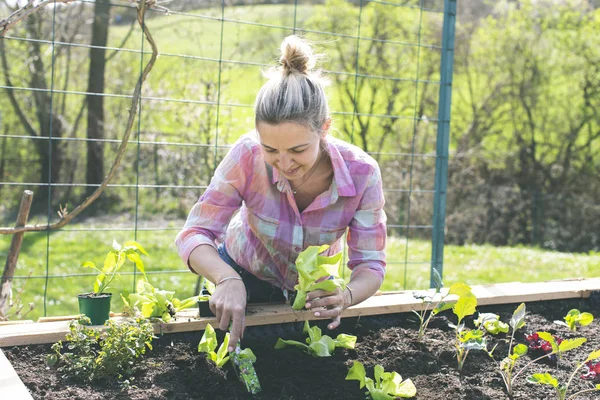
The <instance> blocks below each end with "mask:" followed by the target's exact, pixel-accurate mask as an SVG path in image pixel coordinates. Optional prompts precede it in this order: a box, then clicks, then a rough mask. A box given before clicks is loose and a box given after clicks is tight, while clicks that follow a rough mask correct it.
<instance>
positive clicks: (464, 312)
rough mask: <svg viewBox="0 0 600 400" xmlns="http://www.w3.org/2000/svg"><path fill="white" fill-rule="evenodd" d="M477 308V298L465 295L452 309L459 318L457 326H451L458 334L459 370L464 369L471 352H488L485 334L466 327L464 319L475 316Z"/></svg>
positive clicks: (468, 293) (456, 348)
mask: <svg viewBox="0 0 600 400" xmlns="http://www.w3.org/2000/svg"><path fill="white" fill-rule="evenodd" d="M476 308H477V298H476V297H475V295H474V294H473V293H471V292H470V291H469V292H466V293H463V294H462V295H461V296H460V297H459V298H458V300H457V302H456V303H455V304H454V306H453V307H452V311H453V312H454V314H455V315H456V316H457V317H458V322H457V323H456V325H454V324H450V327H451V328H453V329H454V331H455V332H456V342H455V344H454V348H455V350H456V360H457V361H458V370H459V371H460V370H462V367H463V365H464V363H465V360H466V359H467V356H468V355H469V352H470V351H471V350H486V351H487V343H486V340H485V338H484V332H483V330H481V329H472V330H469V329H467V328H466V327H465V323H464V321H463V319H464V318H465V317H467V316H469V315H473V314H475V310H476Z"/></svg>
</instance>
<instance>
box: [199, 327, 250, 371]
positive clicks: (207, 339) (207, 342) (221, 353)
mask: <svg viewBox="0 0 600 400" xmlns="http://www.w3.org/2000/svg"><path fill="white" fill-rule="evenodd" d="M217 345H218V341H217V334H216V333H215V329H214V328H213V327H212V325H211V324H206V328H205V329H204V335H202V339H200V343H198V352H200V353H206V358H208V359H209V360H211V361H212V362H214V363H215V365H216V366H217V368H221V367H222V366H223V365H225V363H226V362H227V361H229V353H227V347H228V346H229V332H227V333H226V334H225V338H224V339H223V343H221V346H219V350H217V351H216V352H215V350H216V348H217ZM248 350H250V349H248ZM250 352H252V350H250ZM254 358H255V359H256V357H254Z"/></svg>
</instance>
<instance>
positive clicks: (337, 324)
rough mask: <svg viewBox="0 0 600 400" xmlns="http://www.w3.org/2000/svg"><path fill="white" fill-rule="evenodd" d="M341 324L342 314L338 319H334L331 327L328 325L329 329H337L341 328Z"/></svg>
mask: <svg viewBox="0 0 600 400" xmlns="http://www.w3.org/2000/svg"><path fill="white" fill-rule="evenodd" d="M341 322H342V314H341V313H340V315H338V316H337V317H335V318H333V320H332V321H331V323H330V324H329V325H327V329H335V328H337V327H338V326H340V323H341Z"/></svg>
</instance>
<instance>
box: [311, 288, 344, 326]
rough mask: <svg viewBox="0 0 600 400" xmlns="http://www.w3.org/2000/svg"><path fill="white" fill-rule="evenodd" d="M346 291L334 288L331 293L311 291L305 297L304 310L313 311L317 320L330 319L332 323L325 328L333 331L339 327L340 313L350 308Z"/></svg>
mask: <svg viewBox="0 0 600 400" xmlns="http://www.w3.org/2000/svg"><path fill="white" fill-rule="evenodd" d="M346 292H347V290H342V289H340V288H336V289H335V290H334V291H332V292H327V291H325V290H313V291H312V292H308V294H307V295H306V305H305V307H306V309H308V310H314V315H315V317H317V318H331V320H332V322H331V323H330V324H329V325H328V326H327V327H328V328H329V329H335V328H337V327H338V326H339V325H340V322H341V319H342V312H343V311H344V310H345V309H346V308H348V307H349V306H350V298H349V294H348V293H346Z"/></svg>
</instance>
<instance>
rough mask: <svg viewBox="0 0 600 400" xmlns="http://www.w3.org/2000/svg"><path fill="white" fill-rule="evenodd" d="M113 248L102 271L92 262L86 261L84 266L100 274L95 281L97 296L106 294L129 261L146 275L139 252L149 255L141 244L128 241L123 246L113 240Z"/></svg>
mask: <svg viewBox="0 0 600 400" xmlns="http://www.w3.org/2000/svg"><path fill="white" fill-rule="evenodd" d="M112 246H113V248H112V250H110V251H109V252H108V254H107V255H106V258H105V259H104V266H103V267H102V269H99V268H98V267H96V264H94V263H93V262H91V261H86V262H85V263H83V265H82V266H83V267H85V268H92V269H94V270H96V271H97V272H98V276H96V280H95V281H94V292H93V293H94V294H96V295H99V294H101V293H104V292H106V290H107V289H108V288H109V287H110V284H111V283H112V281H113V280H114V279H115V278H116V277H118V276H119V275H118V272H119V269H121V267H122V266H123V264H125V261H127V260H129V261H131V262H133V263H134V264H135V266H136V268H137V269H138V270H139V271H140V272H141V273H142V274H143V275H144V276H145V275H146V272H145V269H144V263H143V261H142V258H141V257H140V255H139V254H138V251H139V252H140V253H142V254H143V255H146V256H147V255H148V253H147V252H146V250H144V248H143V247H142V246H141V245H140V244H139V243H137V242H134V241H128V242H125V243H124V244H123V246H121V245H120V244H119V243H117V241H116V240H113V245H112Z"/></svg>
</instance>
